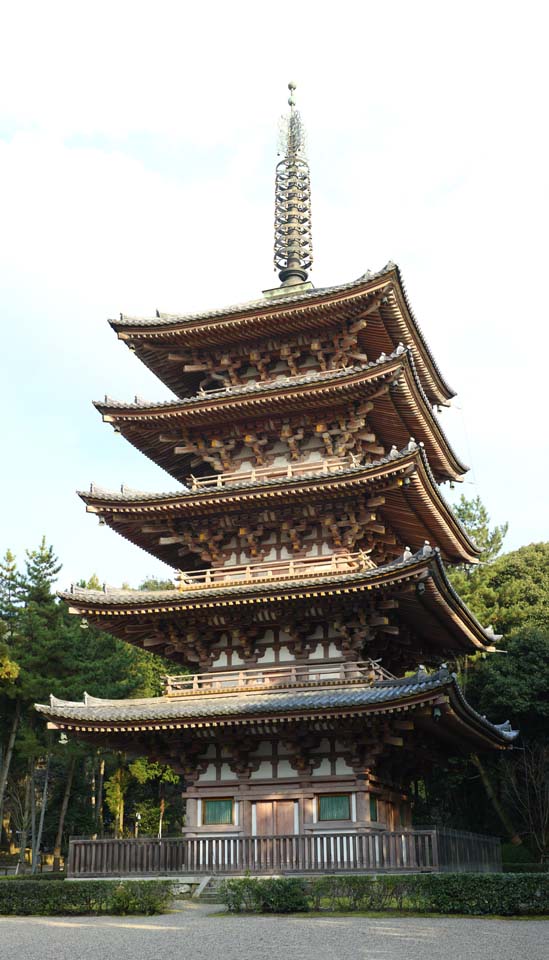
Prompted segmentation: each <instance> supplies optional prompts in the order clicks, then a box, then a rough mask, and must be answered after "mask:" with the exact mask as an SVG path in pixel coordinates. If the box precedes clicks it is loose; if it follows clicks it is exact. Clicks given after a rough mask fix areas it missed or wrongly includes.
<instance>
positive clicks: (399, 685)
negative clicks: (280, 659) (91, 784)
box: [36, 668, 516, 742]
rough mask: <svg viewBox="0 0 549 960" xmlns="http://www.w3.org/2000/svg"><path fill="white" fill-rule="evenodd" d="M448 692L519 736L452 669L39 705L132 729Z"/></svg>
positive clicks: (508, 737) (51, 713) (62, 716)
mask: <svg viewBox="0 0 549 960" xmlns="http://www.w3.org/2000/svg"><path fill="white" fill-rule="evenodd" d="M444 688H454V692H455V693H457V695H458V698H459V702H460V704H461V705H462V706H463V707H464V708H465V709H466V711H467V712H468V713H469V714H470V715H471V717H472V718H474V719H475V720H476V721H477V722H479V721H480V723H481V725H483V726H484V727H485V728H486V729H487V731H489V732H490V733H491V734H492V735H493V736H497V737H500V738H501V739H502V740H504V741H507V742H511V741H512V740H513V739H514V738H515V737H516V733H515V731H512V730H511V729H510V726H509V725H508V724H501V725H499V726H497V725H495V724H492V723H490V722H489V721H488V720H486V719H485V718H484V717H481V716H480V715H479V714H478V713H476V711H474V710H473V708H472V707H470V706H469V704H467V702H466V701H465V699H464V697H463V695H462V694H461V691H460V690H459V687H458V684H457V681H456V678H455V675H454V674H450V673H449V672H448V671H447V670H446V669H444V668H443V669H441V670H439V671H438V672H437V673H434V674H430V675H429V674H427V673H425V672H424V671H422V670H420V671H418V673H417V674H415V675H414V676H412V677H407V678H403V679H401V680H384V681H380V682H377V683H373V684H371V685H369V686H359V685H356V686H348V687H338V688H332V689H330V688H324V689H314V690H311V689H305V690H287V691H281V692H278V693H277V692H268V693H267V692H265V693H264V692H259V693H257V692H254V693H247V694H243V693H237V694H230V693H229V694H222V695H214V696H199V697H182V698H177V697H155V698H148V699H143V700H103V699H100V698H98V697H90V696H89V695H85V696H84V700H83V701H82V702H75V701H69V700H60V699H58V698H56V697H53V696H52V697H50V703H49V704H47V705H46V704H37V705H36V709H37V710H38V711H39V712H40V713H43V714H46V716H48V717H51V718H57V719H58V720H65V721H68V722H70V721H80V722H84V723H87V724H93V723H96V724H97V723H100V724H104V723H116V724H131V723H139V722H142V721H144V722H150V721H160V722H161V721H167V722H173V721H183V722H184V721H187V720H188V721H191V722H192V721H193V720H198V719H202V718H204V719H207V718H215V719H224V718H228V719H230V718H231V717H261V716H264V715H269V716H273V715H274V716H276V715H281V716H286V715H287V714H293V713H295V712H299V711H305V712H306V713H309V712H311V713H316V712H319V711H320V712H322V711H325V710H327V711H335V712H338V711H346V710H349V709H351V710H352V709H354V708H356V709H359V710H360V709H362V708H372V709H373V711H374V712H376V708H379V710H380V711H382V710H383V709H384V708H386V707H390V706H391V705H394V704H395V703H398V704H402V705H405V704H406V703H407V701H409V700H411V699H412V698H417V697H418V696H421V695H422V694H423V695H427V696H428V695H429V694H430V693H433V692H436V691H439V690H442V689H444Z"/></svg>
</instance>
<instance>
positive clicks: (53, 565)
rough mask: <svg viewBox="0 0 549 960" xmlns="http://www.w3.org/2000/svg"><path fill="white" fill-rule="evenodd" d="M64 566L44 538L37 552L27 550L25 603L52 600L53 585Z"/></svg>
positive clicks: (24, 584) (24, 585)
mask: <svg viewBox="0 0 549 960" xmlns="http://www.w3.org/2000/svg"><path fill="white" fill-rule="evenodd" d="M61 567H62V564H60V563H59V560H58V558H57V557H56V556H55V554H54V552H53V547H51V546H50V547H48V546H47V545H46V538H45V537H42V540H41V541H40V545H39V546H38V548H37V549H36V550H27V560H26V575H25V578H24V583H23V592H24V597H25V601H26V602H27V603H28V602H29V601H34V602H35V603H41V602H44V601H48V600H51V599H52V590H51V588H52V585H53V584H54V583H55V581H56V580H57V576H58V574H59V572H60V570H61Z"/></svg>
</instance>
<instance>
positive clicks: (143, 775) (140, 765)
mask: <svg viewBox="0 0 549 960" xmlns="http://www.w3.org/2000/svg"><path fill="white" fill-rule="evenodd" d="M129 770H130V773H131V775H132V777H135V779H136V780H137V782H138V783H148V782H149V781H150V780H158V781H160V782H161V783H179V777H178V776H177V774H176V773H174V771H173V770H172V768H171V767H169V766H167V764H163V763H157V762H156V761H152V760H147V758H146V757H138V759H137V760H134V761H133V762H132V763H130V766H129Z"/></svg>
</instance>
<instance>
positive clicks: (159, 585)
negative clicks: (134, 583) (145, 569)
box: [139, 577, 175, 590]
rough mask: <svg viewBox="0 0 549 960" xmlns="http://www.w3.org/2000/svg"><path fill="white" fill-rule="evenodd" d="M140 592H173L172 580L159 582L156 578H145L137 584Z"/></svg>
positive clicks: (173, 584)
mask: <svg viewBox="0 0 549 960" xmlns="http://www.w3.org/2000/svg"><path fill="white" fill-rule="evenodd" d="M139 589H140V590H175V583H174V582H173V580H159V579H158V577H146V579H145V580H143V582H142V583H140V584H139Z"/></svg>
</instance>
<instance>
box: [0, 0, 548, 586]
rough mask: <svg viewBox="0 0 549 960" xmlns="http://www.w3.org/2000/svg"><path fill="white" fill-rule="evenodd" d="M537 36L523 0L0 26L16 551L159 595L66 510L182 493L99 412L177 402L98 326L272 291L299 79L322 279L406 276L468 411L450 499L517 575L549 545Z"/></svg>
mask: <svg viewBox="0 0 549 960" xmlns="http://www.w3.org/2000/svg"><path fill="white" fill-rule="evenodd" d="M547 20H548V14H547V6H546V4H543V3H541V2H539V3H534V2H528V0H526V2H522V3H521V4H517V3H507V2H501V0H500V2H497V3H495V2H493V3H492V2H483V0H477V2H476V3H468V2H461V3H459V4H449V3H442V2H440V0H439V2H436V3H428V2H421V0H415V2H413V3H411V2H407V3H399V2H394V0H393V2H391V3H390V4H382V3H379V2H376V3H371V2H369V0H366V2H361V3H351V2H348V0H339V2H338V3H330V4H323V3H319V2H316V3H307V2H300V3H297V2H296V3H294V4H268V5H267V4H260V3H257V2H255V3H246V2H242V0H232V2H230V3H228V2H224V3H221V2H212V0H210V2H204V3H202V4H196V3H190V2H185V0H180V2H174V3H172V2H162V0H155V2H154V3H151V2H149V3H140V2H137V0H133V2H131V3H125V2H117V0H110V2H108V3H103V2H98V0H94V2H93V3H91V2H82V0H72V2H70V3H62V2H55V0H50V2H48V3H47V4H46V3H44V2H40V3H29V2H25V0H18V2H17V3H16V2H15V0H11V3H9V2H8V3H5V4H4V5H3V16H2V40H1V56H0V211H1V228H0V278H1V281H0V282H1V296H2V304H1V317H2V340H1V344H2V350H1V356H2V375H1V378H0V383H1V390H2V394H3V397H2V414H3V442H2V452H3V466H2V470H1V471H0V484H1V501H0V502H1V504H2V513H3V515H2V523H1V533H2V536H1V543H0V551H1V552H4V550H5V548H6V547H8V546H10V547H11V548H12V549H13V550H15V551H16V552H17V553H18V555H19V557H20V558H22V557H23V553H24V548H25V547H27V546H33V545H35V544H36V543H37V541H38V540H39V538H40V537H41V535H42V533H44V534H45V535H46V537H47V539H48V541H49V542H51V543H53V544H54V546H55V548H56V550H57V552H58V554H59V556H60V558H61V559H62V561H63V564H64V570H63V573H62V575H61V580H60V582H61V584H63V585H64V584H65V583H69V582H70V581H71V580H73V579H78V578H80V577H88V576H90V574H92V573H93V572H96V573H97V574H98V576H99V577H100V579H101V580H104V581H106V582H108V583H111V584H119V583H121V582H122V581H128V582H130V583H131V584H135V585H136V584H138V583H139V581H140V579H142V578H143V577H144V576H146V575H148V574H157V575H162V573H163V572H166V571H167V568H165V567H164V566H163V565H161V564H159V563H158V562H157V561H155V560H153V559H152V558H150V557H148V555H147V554H145V553H144V552H142V551H140V550H139V549H138V548H137V547H132V546H131V545H130V544H128V543H126V541H124V540H122V539H121V538H119V537H117V536H116V534H115V533H113V532H111V531H110V530H109V529H108V528H105V527H99V526H98V524H97V520H96V519H95V518H93V517H92V516H89V515H86V513H85V510H84V507H83V504H82V503H81V501H80V500H79V499H78V498H77V497H76V496H75V493H74V491H75V489H77V488H79V489H83V488H86V487H87V486H88V485H89V483H90V481H91V480H94V481H95V482H97V483H99V484H101V485H102V486H111V487H114V488H117V487H118V486H119V485H120V483H121V482H125V483H127V484H129V485H130V486H134V487H138V488H140V489H152V490H170V489H174V488H176V487H177V484H176V483H175V481H174V480H173V479H171V478H170V477H169V476H167V475H166V474H164V473H163V472H162V471H161V470H160V469H159V468H158V467H155V466H154V465H153V464H152V463H150V462H149V461H147V460H146V459H145V458H144V457H143V456H142V455H140V454H139V453H138V452H137V451H136V450H134V449H133V448H132V447H131V446H130V445H129V444H127V443H126V442H125V441H124V440H123V439H122V438H121V436H117V435H115V434H114V433H113V431H112V429H111V428H110V427H108V426H107V425H106V424H102V422H101V419H100V417H99V415H98V414H97V413H96V411H95V410H94V409H93V408H92V406H91V400H92V399H97V398H101V397H102V396H103V395H104V394H105V393H108V394H109V395H110V396H112V397H116V398H118V399H131V398H133V396H134V394H139V395H141V396H144V397H147V398H150V399H161V398H164V397H167V396H169V394H168V392H167V390H166V388H165V387H163V386H162V385H161V384H160V383H158V382H157V381H156V380H155V378H154V377H153V376H152V374H150V373H149V372H148V371H147V370H146V369H145V367H143V365H142V364H141V363H140V362H139V361H138V360H137V359H136V357H135V356H133V355H132V354H131V353H130V352H129V351H128V350H127V349H126V348H125V347H124V345H123V344H122V343H120V342H118V341H117V339H116V337H115V335H114V334H113V332H112V331H111V330H110V328H109V326H108V324H107V317H109V316H111V317H112V316H116V315H117V314H118V313H119V312H120V311H122V312H124V313H137V314H141V315H150V314H151V313H153V312H154V310H155V309H156V308H159V309H161V310H166V311H170V312H177V311H181V312H189V311H193V310H200V309H208V308H210V307H216V306H223V305H228V304H231V303H234V302H239V301H241V300H247V299H253V298H255V297H256V296H257V295H258V294H260V292H261V290H263V289H265V288H267V287H270V286H274V285H275V283H276V282H277V281H276V277H275V275H274V274H273V272H272V221H273V189H274V167H275V162H276V139H277V124H278V118H279V116H280V114H281V113H283V112H285V110H286V99H287V93H288V92H287V89H286V85H287V82H288V81H289V80H295V82H296V83H297V84H298V89H297V103H298V107H299V108H300V110H301V113H302V116H303V119H304V121H305V124H306V127H307V131H308V145H309V160H310V165H311V176H312V188H313V238H314V247H315V264H314V270H313V272H312V275H311V279H312V280H313V282H314V284H315V285H316V286H325V285H327V284H332V283H340V282H345V281H348V280H353V279H355V278H357V277H358V276H360V275H361V274H363V273H364V272H365V270H366V269H368V268H371V269H378V268H380V267H381V266H383V265H384V264H385V263H386V262H387V260H389V259H393V260H395V261H396V262H398V264H399V265H400V267H401V270H402V272H403V276H404V279H405V282H406V285H407V289H408V293H409V297H410V300H411V303H412V306H413V308H414V311H415V313H416V316H417V318H418V319H419V322H420V324H421V326H422V329H423V330H424V333H425V335H426V337H427V339H428V342H429V344H430V345H431V348H432V350H433V352H434V354H435V356H436V358H437V359H438V361H439V365H440V367H441V370H442V372H443V375H444V376H445V377H446V379H447V380H448V381H449V382H450V384H451V385H452V386H453V387H454V389H456V390H457V392H458V397H457V398H456V400H455V401H454V409H453V410H451V411H449V412H447V411H445V412H444V413H443V414H442V420H443V426H444V427H445V429H446V431H447V433H448V434H449V436H450V438H451V440H452V441H453V443H454V446H455V447H456V450H457V452H458V454H460V455H461V456H462V459H464V460H465V461H466V462H467V463H469V464H470V465H471V468H472V469H471V472H470V473H469V474H468V476H467V478H466V483H465V484H463V486H462V488H461V489H462V490H463V492H464V493H465V494H466V496H474V495H476V494H477V493H478V494H480V496H481V497H482V499H483V500H484V502H485V503H486V505H487V507H488V509H489V511H490V514H491V516H492V518H493V520H494V522H502V521H504V520H508V521H509V524H510V529H509V535H508V539H507V543H506V546H507V548H508V549H512V548H515V547H518V546H520V545H522V544H525V543H529V542H532V541H539V540H543V539H549V509H548V506H547V489H546V488H547V479H546V478H547V474H548V471H549V451H548V440H547V435H548V430H547V420H548V414H547V373H546V371H545V362H546V351H547V347H548V334H547V330H548V316H547V314H548V308H547V296H546V294H545V286H546V282H547V281H546V272H547V232H548V228H547V224H548V219H549V217H548V215H549V203H548V190H547V170H548V160H549V157H548V149H547V91H548V89H549V82H548V76H547V67H546V63H547V51H546V38H547V28H548V22H547ZM444 489H445V490H447V488H446V487H445V488H444ZM448 494H449V495H450V492H449V491H448Z"/></svg>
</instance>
